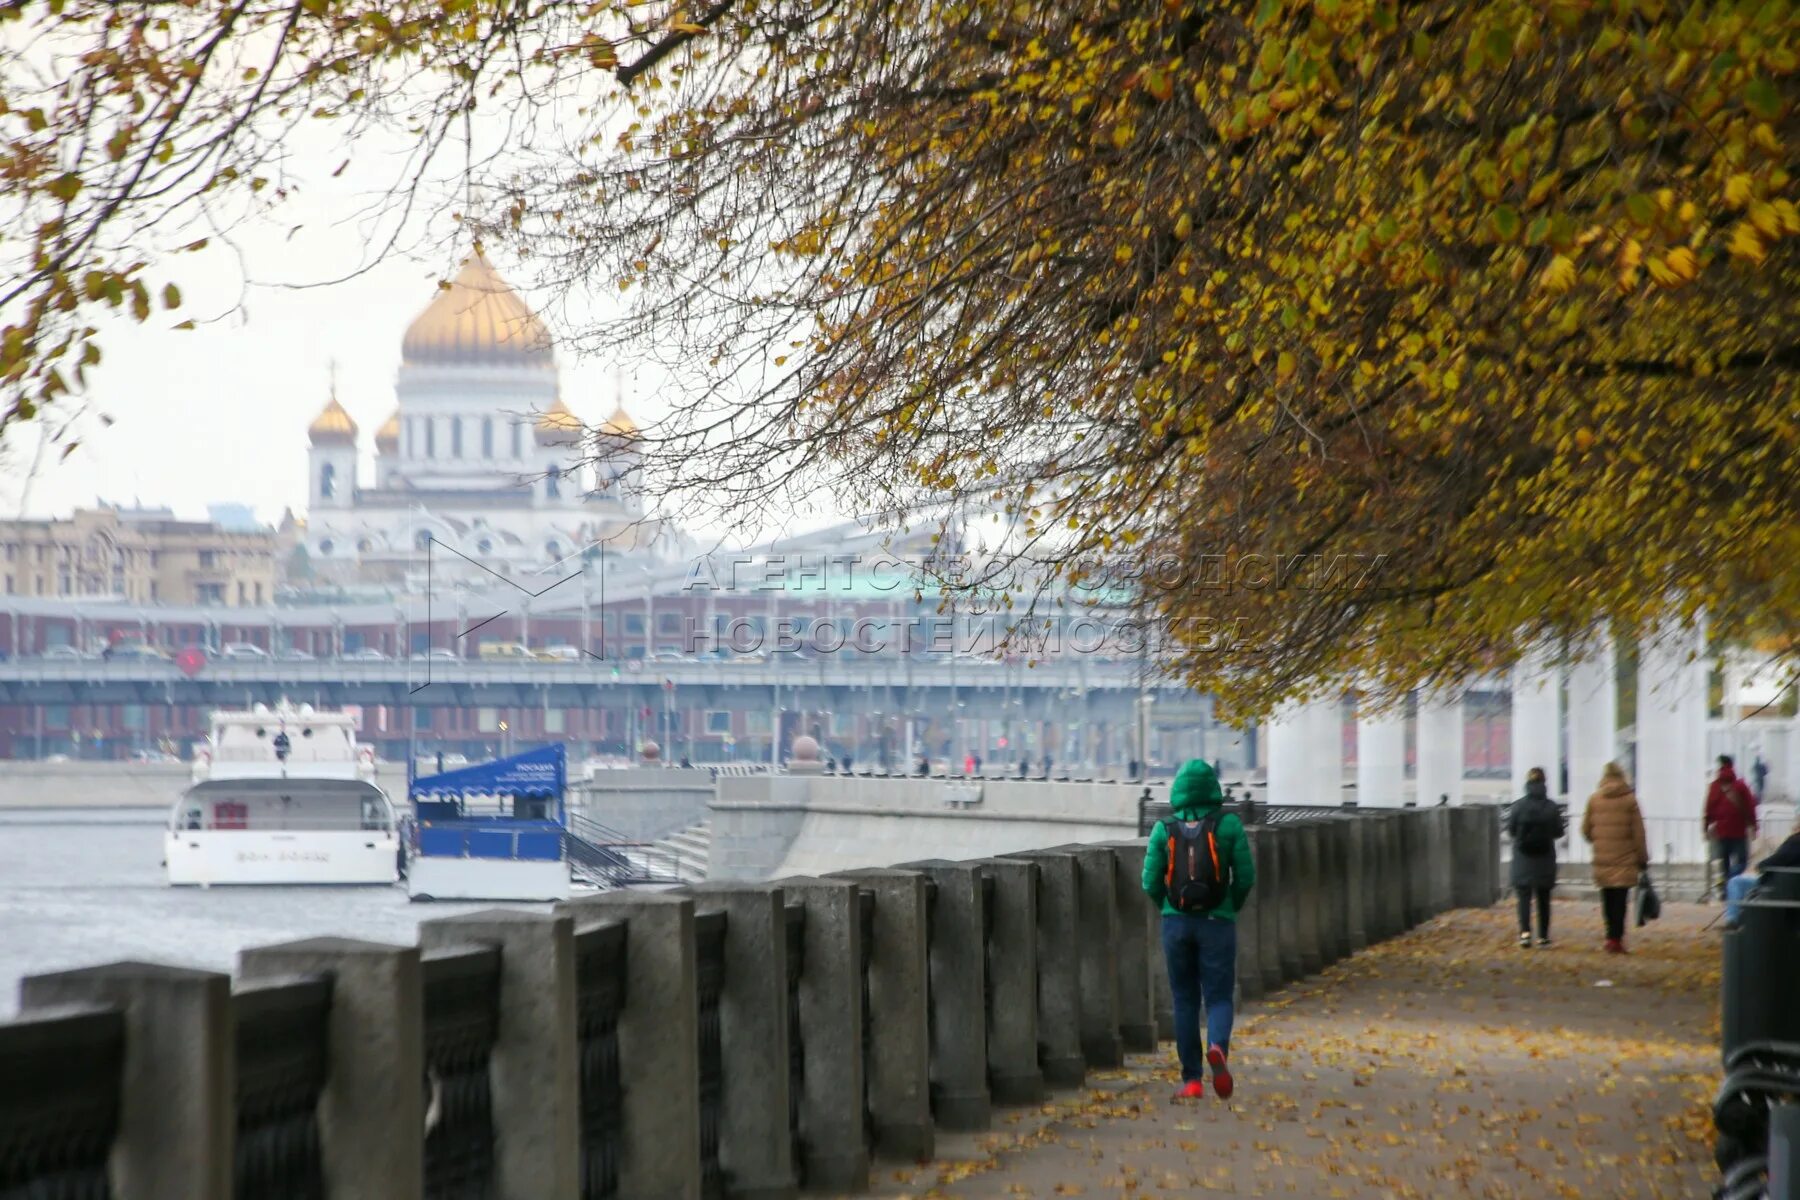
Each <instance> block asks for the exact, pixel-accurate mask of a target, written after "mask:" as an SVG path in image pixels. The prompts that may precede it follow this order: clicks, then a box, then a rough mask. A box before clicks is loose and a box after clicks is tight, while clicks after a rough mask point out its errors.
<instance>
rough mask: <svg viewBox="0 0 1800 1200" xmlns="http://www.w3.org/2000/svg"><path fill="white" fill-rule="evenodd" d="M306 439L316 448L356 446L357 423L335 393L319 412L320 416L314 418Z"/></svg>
mask: <svg viewBox="0 0 1800 1200" xmlns="http://www.w3.org/2000/svg"><path fill="white" fill-rule="evenodd" d="M306 438H307V440H308V441H310V442H311V443H312V444H313V445H315V446H323V445H327V444H343V445H350V446H354V445H356V422H355V421H352V420H351V419H350V414H349V413H348V412H346V411H344V406H343V405H341V404H339V403H338V398H337V394H336V393H335V392H334V393H333V394H332V397H331V399H330V400H328V401H327V402H326V404H325V407H324V408H321V409H320V410H319V415H318V416H316V417H314V418H313V422H312V424H311V425H308V426H307V427H306Z"/></svg>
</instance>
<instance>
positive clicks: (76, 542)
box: [0, 506, 276, 607]
mask: <svg viewBox="0 0 1800 1200" xmlns="http://www.w3.org/2000/svg"><path fill="white" fill-rule="evenodd" d="M275 577H276V570H275V533H274V531H273V530H271V529H267V528H249V529H246V528H242V527H241V526H237V525H233V526H231V527H229V528H227V527H225V526H222V525H220V524H218V523H216V522H213V521H183V520H178V519H177V518H176V517H175V514H174V513H173V512H171V511H169V510H168V509H166V508H150V509H146V508H122V507H113V506H102V507H99V508H89V509H77V510H76V511H75V513H74V514H73V515H72V516H70V517H67V518H61V519H51V520H26V519H21V520H11V521H0V585H3V590H4V592H5V594H6V595H9V596H55V597H67V598H76V599H78V598H94V599H100V598H106V599H114V600H124V601H128V602H131V603H136V604H158V603H160V604H205V605H220V606H225V607H238V606H243V605H261V604H268V603H270V602H271V601H272V600H273V599H274V597H275Z"/></svg>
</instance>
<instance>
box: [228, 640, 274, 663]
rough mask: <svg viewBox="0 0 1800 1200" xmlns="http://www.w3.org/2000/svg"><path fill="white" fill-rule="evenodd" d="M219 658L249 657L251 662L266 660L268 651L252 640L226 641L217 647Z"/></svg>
mask: <svg viewBox="0 0 1800 1200" xmlns="http://www.w3.org/2000/svg"><path fill="white" fill-rule="evenodd" d="M219 657H220V658H235V659H249V660H251V661H253V662H267V661H268V659H269V652H268V651H267V650H264V649H263V648H262V647H261V646H258V645H256V644H255V643H254V642H226V643H225V644H224V645H223V646H221V647H220V648H219Z"/></svg>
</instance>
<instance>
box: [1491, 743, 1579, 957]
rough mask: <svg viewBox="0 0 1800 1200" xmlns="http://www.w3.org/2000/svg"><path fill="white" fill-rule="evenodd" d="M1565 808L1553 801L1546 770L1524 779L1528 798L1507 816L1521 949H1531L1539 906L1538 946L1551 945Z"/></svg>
mask: <svg viewBox="0 0 1800 1200" xmlns="http://www.w3.org/2000/svg"><path fill="white" fill-rule="evenodd" d="M1568 831H1569V823H1568V820H1567V818H1565V817H1564V816H1563V810H1562V806H1561V805H1559V804H1558V803H1557V802H1556V801H1554V800H1552V799H1551V798H1550V790H1549V786H1548V785H1547V783H1546V782H1545V778H1544V769H1543V768H1542V767H1533V768H1531V770H1530V771H1529V772H1528V773H1527V774H1526V776H1525V794H1524V795H1523V796H1520V797H1519V798H1518V799H1517V800H1515V801H1513V804H1512V807H1511V808H1510V809H1509V810H1507V814H1506V836H1507V837H1509V838H1511V839H1512V851H1513V852H1512V886H1513V891H1514V892H1516V893H1518V897H1519V945H1520V946H1530V945H1531V909H1532V904H1533V902H1535V903H1536V905H1537V944H1538V945H1539V946H1548V945H1549V944H1550V893H1551V892H1552V891H1553V890H1554V889H1555V887H1556V843H1557V842H1559V841H1560V840H1562V838H1563V835H1565V834H1566V833H1568Z"/></svg>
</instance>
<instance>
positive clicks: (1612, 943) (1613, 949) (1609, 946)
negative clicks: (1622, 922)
mask: <svg viewBox="0 0 1800 1200" xmlns="http://www.w3.org/2000/svg"><path fill="white" fill-rule="evenodd" d="M1606 952H1607V953H1608V954H1623V953H1625V943H1624V942H1622V941H1620V940H1619V939H1618V938H1607V939H1606Z"/></svg>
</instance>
